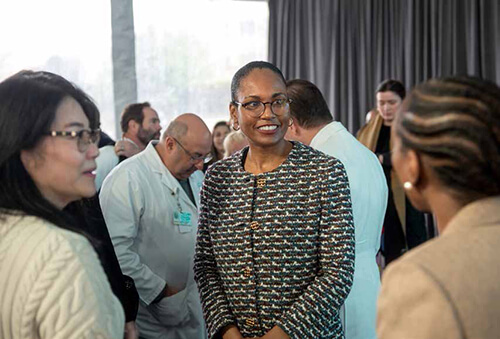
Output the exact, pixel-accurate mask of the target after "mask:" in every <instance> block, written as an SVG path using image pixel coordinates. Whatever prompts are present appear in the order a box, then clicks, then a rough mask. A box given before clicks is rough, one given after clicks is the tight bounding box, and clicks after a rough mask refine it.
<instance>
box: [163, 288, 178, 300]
mask: <svg viewBox="0 0 500 339" xmlns="http://www.w3.org/2000/svg"><path fill="white" fill-rule="evenodd" d="M165 287H166V288H165V289H164V291H165V293H164V294H163V295H164V296H165V297H166V298H168V297H171V296H173V295H175V294H177V293H179V292H180V291H181V290H179V289H176V288H171V287H170V286H168V285H167V286H165Z"/></svg>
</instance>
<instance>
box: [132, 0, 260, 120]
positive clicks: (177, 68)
mask: <svg viewBox="0 0 500 339" xmlns="http://www.w3.org/2000/svg"><path fill="white" fill-rule="evenodd" d="M268 20H269V13H268V4H267V2H265V1H233V0H220V1H210V0H185V1H165V0H140V1H134V25H135V35H136V39H135V48H136V72H137V87H138V98H139V101H149V102H150V103H151V105H152V106H153V107H154V108H155V109H156V110H157V111H158V114H159V115H160V119H161V120H162V125H163V126H164V127H165V126H166V125H168V122H169V121H171V120H172V119H173V118H174V117H175V116H177V115H179V114H182V113H186V112H191V113H196V114H198V115H200V116H201V117H202V118H203V119H204V120H205V122H206V123H207V125H208V127H209V128H210V129H211V128H212V127H213V125H214V124H215V122H217V121H219V120H226V121H228V120H229V109H228V107H229V101H230V82H231V78H232V76H233V75H234V73H235V72H236V71H237V70H238V69H239V68H240V67H241V66H243V65H244V64H246V63H248V62H250V61H253V60H267V42H268Z"/></svg>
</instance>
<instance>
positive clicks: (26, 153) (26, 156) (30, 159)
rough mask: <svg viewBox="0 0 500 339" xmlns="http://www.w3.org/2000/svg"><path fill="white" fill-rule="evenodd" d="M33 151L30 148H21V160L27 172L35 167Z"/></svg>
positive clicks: (30, 171)
mask: <svg viewBox="0 0 500 339" xmlns="http://www.w3.org/2000/svg"><path fill="white" fill-rule="evenodd" d="M35 157H36V156H35V153H34V152H33V151H32V150H22V151H21V153H20V158H21V162H22V164H23V166H24V168H25V169H26V171H27V172H28V173H30V175H31V173H32V172H33V171H34V170H35V169H36V158H35Z"/></svg>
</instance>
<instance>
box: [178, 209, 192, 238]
mask: <svg viewBox="0 0 500 339" xmlns="http://www.w3.org/2000/svg"><path fill="white" fill-rule="evenodd" d="M174 225H176V226H179V231H180V232H181V233H188V232H191V229H192V225H191V213H189V212H177V211H176V212H174Z"/></svg>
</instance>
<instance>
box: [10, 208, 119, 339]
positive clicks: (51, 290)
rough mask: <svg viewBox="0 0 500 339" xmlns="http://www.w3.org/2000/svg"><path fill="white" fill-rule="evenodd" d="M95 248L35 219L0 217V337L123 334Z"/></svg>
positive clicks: (116, 300)
mask: <svg viewBox="0 0 500 339" xmlns="http://www.w3.org/2000/svg"><path fill="white" fill-rule="evenodd" d="M123 329H124V314H123V309H122V307H121V305H120V303H119V301H118V299H116V297H115V296H114V295H113V294H112V292H111V289H110V285H109V283H108V280H107V278H106V276H105V274H104V272H103V269H102V267H101V266H100V263H99V260H98V258H97V255H96V253H95V252H94V249H93V248H92V246H91V245H90V243H89V242H88V241H87V240H86V239H85V238H84V237H82V236H81V235H78V234H76V233H73V232H70V231H67V230H63V229H61V228H59V227H56V226H54V225H53V224H51V223H48V222H46V221H44V220H42V219H40V218H36V217H21V216H11V215H9V216H8V215H0V338H2V339H10V338H16V339H28V338H30V339H32V338H33V339H37V338H50V339H58V338H60V339H63V338H64V339H69V338H117V339H118V338H120V339H121V338H123Z"/></svg>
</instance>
